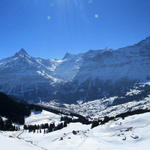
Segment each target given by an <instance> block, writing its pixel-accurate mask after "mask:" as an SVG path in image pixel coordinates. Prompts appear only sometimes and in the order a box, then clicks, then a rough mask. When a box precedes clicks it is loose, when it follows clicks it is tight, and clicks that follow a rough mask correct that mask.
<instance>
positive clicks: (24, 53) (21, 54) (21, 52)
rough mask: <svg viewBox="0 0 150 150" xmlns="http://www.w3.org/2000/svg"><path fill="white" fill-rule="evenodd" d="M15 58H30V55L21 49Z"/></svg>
mask: <svg viewBox="0 0 150 150" xmlns="http://www.w3.org/2000/svg"><path fill="white" fill-rule="evenodd" d="M15 56H21V57H26V56H29V54H28V53H27V52H26V51H25V49H23V48H21V49H20V51H18V52H17V53H16V54H15Z"/></svg>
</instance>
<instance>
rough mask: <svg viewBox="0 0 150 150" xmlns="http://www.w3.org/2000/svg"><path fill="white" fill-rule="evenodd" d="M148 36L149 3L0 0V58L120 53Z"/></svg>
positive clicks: (143, 0) (144, 0)
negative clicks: (98, 51)
mask: <svg viewBox="0 0 150 150" xmlns="http://www.w3.org/2000/svg"><path fill="white" fill-rule="evenodd" d="M147 36H150V0H0V58H4V57H8V56H11V55H13V54H14V53H15V52H16V51H18V50H19V49H20V48H24V49H25V50H26V51H27V52H28V53H29V54H30V55H32V56H36V57H37V56H39V57H44V58H62V57H63V56H64V54H65V53H66V52H70V53H74V54H76V53H80V52H85V51H87V50H89V49H101V48H106V47H107V48H115V49H116V48H119V47H124V46H126V45H131V44H134V43H136V42H138V41H140V40H142V39H144V38H146V37H147Z"/></svg>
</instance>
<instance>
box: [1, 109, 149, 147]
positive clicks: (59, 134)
mask: <svg viewBox="0 0 150 150" xmlns="http://www.w3.org/2000/svg"><path fill="white" fill-rule="evenodd" d="M40 115H41V116H42V115H43V118H45V119H46V118H47V117H46V116H47V115H48V113H46V112H42V113H41V114H37V116H40ZM49 115H52V117H50V118H53V119H54V120H55V121H58V120H57V119H56V118H57V117H58V116H57V115H56V116H55V115H54V114H52V113H50V114H49ZM37 116H36V117H35V114H32V116H30V117H32V121H34V119H35V121H36V120H37ZM41 116H40V117H41ZM40 117H39V119H41V118H42V117H41V118H40ZM55 117H56V118H55ZM26 120H28V123H30V122H29V120H30V119H29V118H27V119H26ZM38 122H40V121H39V120H38ZM41 122H42V121H41ZM31 123H32V122H31ZM73 130H74V131H77V132H76V134H73V132H72V131H73ZM149 131H150V113H145V114H140V115H135V116H131V117H127V118H125V119H124V120H122V119H119V120H117V121H110V122H109V123H107V124H105V125H102V126H98V127H96V128H94V129H90V125H83V124H80V123H71V124H69V125H68V126H67V127H65V128H63V129H61V130H58V131H55V132H51V133H48V134H44V133H28V132H27V131H17V132H0V143H1V147H0V148H1V149H2V150H10V149H11V150H20V149H21V150H109V149H111V150H141V149H142V150H148V148H149V146H150V132H149Z"/></svg>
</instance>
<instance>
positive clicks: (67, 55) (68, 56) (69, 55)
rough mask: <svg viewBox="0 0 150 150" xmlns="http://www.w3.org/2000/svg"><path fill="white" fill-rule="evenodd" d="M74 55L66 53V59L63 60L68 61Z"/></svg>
mask: <svg viewBox="0 0 150 150" xmlns="http://www.w3.org/2000/svg"><path fill="white" fill-rule="evenodd" d="M72 56H73V55H72V54H70V53H68V52H67V53H66V54H65V56H64V58H63V59H68V58H70V57H72Z"/></svg>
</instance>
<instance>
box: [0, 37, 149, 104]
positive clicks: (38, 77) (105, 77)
mask: <svg viewBox="0 0 150 150" xmlns="http://www.w3.org/2000/svg"><path fill="white" fill-rule="evenodd" d="M149 68H150V37H148V38H146V39H145V40H143V41H141V42H139V43H137V44H135V45H133V46H129V47H124V48H120V49H118V50H112V49H109V50H108V49H104V50H89V51H88V52H86V53H81V54H77V55H72V54H69V53H66V55H65V56H64V58H63V59H61V60H55V59H51V60H50V59H42V58H34V57H31V56H30V55H29V54H28V53H27V52H26V51H25V50H24V49H21V50H20V51H19V52H17V53H16V54H15V55H14V56H12V57H9V58H6V59H3V60H0V91H2V92H5V93H7V94H9V95H13V96H17V97H21V98H24V99H25V100H26V101H28V102H30V103H32V102H39V101H49V100H59V101H60V102H66V103H75V102H76V101H78V100H83V101H88V100H94V99H99V98H102V97H111V96H121V95H125V94H126V93H127V92H128V91H130V89H133V87H134V86H135V85H137V84H138V83H141V82H142V83H144V82H148V81H149V80H150V71H149Z"/></svg>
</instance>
